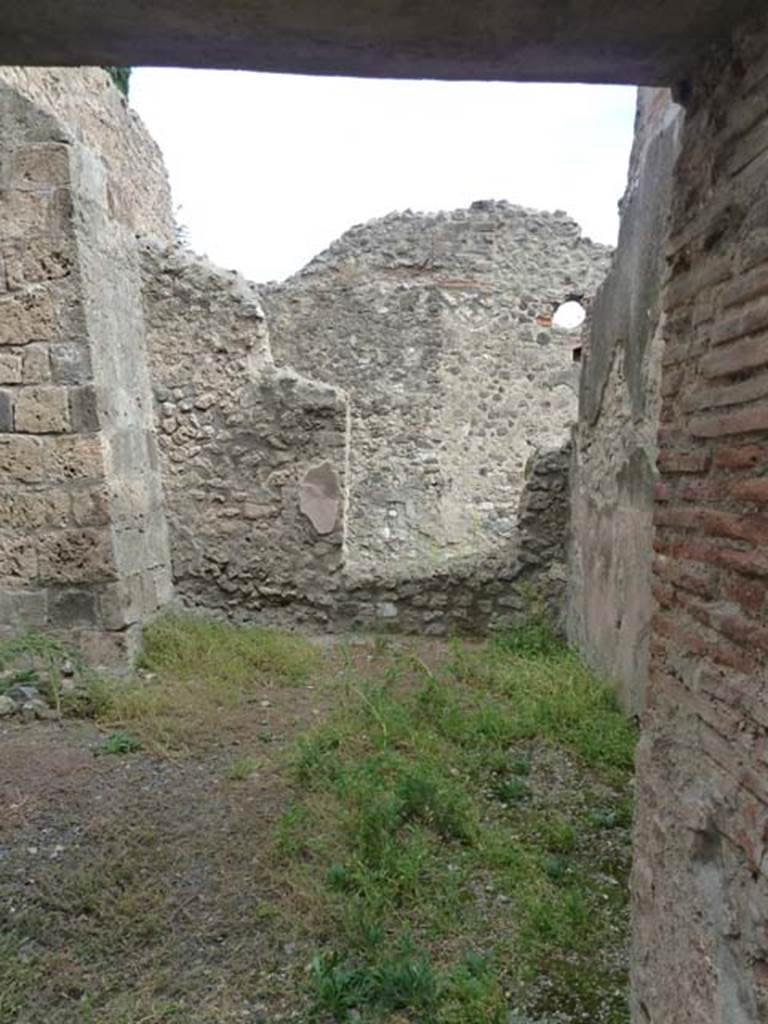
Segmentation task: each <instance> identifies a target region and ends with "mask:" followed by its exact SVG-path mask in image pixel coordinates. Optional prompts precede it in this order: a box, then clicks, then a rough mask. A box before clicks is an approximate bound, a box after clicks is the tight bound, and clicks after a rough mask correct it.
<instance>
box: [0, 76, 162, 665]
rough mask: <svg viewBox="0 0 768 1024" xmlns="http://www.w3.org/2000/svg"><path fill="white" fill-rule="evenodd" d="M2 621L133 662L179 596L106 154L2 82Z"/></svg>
mask: <svg viewBox="0 0 768 1024" xmlns="http://www.w3.org/2000/svg"><path fill="white" fill-rule="evenodd" d="M0 138H1V139H2V151H0V630H1V631H2V632H3V633H5V634H8V633H12V632H19V631H27V630H35V631H42V630H45V631H49V632H51V633H53V634H55V635H57V636H60V637H61V638H63V639H65V640H68V641H70V642H73V643H74V644H76V645H77V646H78V647H80V649H81V650H82V651H83V653H84V654H85V656H86V657H87V658H88V659H89V661H90V662H91V663H92V664H94V665H98V666H109V667H113V668H120V667H125V666H126V665H127V664H128V662H129V660H130V658H131V656H132V654H133V652H134V649H135V645H136V641H137V636H138V630H139V625H140V623H141V621H142V620H143V619H145V618H146V617H147V616H148V615H150V614H151V613H152V612H153V611H155V610H156V609H157V608H158V607H160V606H161V605H162V604H163V603H164V602H165V601H167V600H168V598H169V596H170V572H169V560H168V552H167V541H166V538H165V527H164V523H163V520H162V515H161V499H160V487H159V477H158V473H157V467H156V459H155V456H154V442H153V440H152V437H151V434H150V433H149V422H150V416H151V403H150V400H149V386H148V380H147V372H146V363H145V358H144V352H143V321H142V313H141V298H140V291H139V285H138V272H137V269H136V264H135V242H134V240H133V238H132V237H130V235H129V234H128V232H127V231H125V229H123V228H121V227H120V226H119V225H118V224H116V223H114V222H113V221H112V220H111V218H110V214H109V209H108V203H107V190H106V185H105V172H104V168H103V165H102V164H101V163H100V161H99V160H98V159H97V158H96V157H95V156H94V155H93V154H92V153H91V152H90V151H89V150H87V149H85V148H84V147H83V146H81V145H80V144H78V143H75V142H74V141H73V140H72V139H71V137H70V136H69V135H68V133H67V131H66V130H65V129H63V128H62V127H61V126H60V125H59V124H58V123H57V122H56V120H55V119H54V118H52V117H50V116H49V115H47V114H44V113H42V112H41V111H39V110H38V109H37V108H36V107H35V106H34V105H33V104H31V103H29V102H28V101H27V100H25V99H23V98H22V97H20V96H19V95H18V94H17V93H16V92H14V90H12V89H10V88H8V87H6V86H0Z"/></svg>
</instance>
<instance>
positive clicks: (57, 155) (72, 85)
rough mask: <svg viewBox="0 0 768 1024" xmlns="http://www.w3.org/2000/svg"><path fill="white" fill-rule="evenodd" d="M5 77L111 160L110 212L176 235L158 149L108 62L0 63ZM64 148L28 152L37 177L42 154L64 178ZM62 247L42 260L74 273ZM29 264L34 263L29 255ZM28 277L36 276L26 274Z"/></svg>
mask: <svg viewBox="0 0 768 1024" xmlns="http://www.w3.org/2000/svg"><path fill="white" fill-rule="evenodd" d="M76 63H77V64H82V63H83V62H82V61H77V62H76ZM85 63H87V62H85ZM105 63H106V62H105ZM0 83H4V84H5V85H7V86H9V87H10V88H11V89H13V90H14V91H15V92H16V93H18V95H20V96H22V97H24V98H25V99H26V100H28V101H30V102H31V103H32V104H34V105H35V107H36V108H37V109H38V110H40V111H42V112H45V113H47V114H51V115H53V117H54V118H55V119H56V121H57V122H58V123H59V124H60V125H64V126H66V129H67V130H68V131H69V132H70V133H71V136H73V137H74V138H75V139H77V141H78V142H80V143H82V144H83V145H84V146H86V147H87V148H88V149H90V150H92V151H93V152H95V153H97V154H99V156H100V157H101V159H103V160H104V161H105V163H106V164H107V165H108V166H109V170H110V174H109V183H108V193H109V194H108V200H109V204H110V211H111V214H112V216H114V217H115V219H116V220H118V221H119V222H120V223H122V224H124V225H125V226H126V227H127V228H129V229H130V230H131V231H133V232H138V233H141V234H143V235H147V236H149V237H151V238H155V239H158V240H159V241H163V242H171V241H172V240H173V237H174V228H173V213H172V209H173V208H172V203H171V198H170V189H169V186H168V177H167V174H166V171H165V167H164V165H163V160H162V156H161V154H160V149H159V147H158V146H157V143H156V142H155V141H154V139H152V137H151V136H150V135H149V133H148V132H147V130H146V128H145V127H144V125H143V124H142V122H141V120H140V118H139V117H138V115H137V114H136V113H135V112H134V111H133V110H131V108H130V107H129V106H128V105H127V104H126V103H125V100H124V99H123V97H122V96H121V94H120V93H119V92H118V90H117V89H116V88H115V87H114V84H113V83H112V81H111V79H110V77H109V75H108V74H107V73H106V72H105V71H104V70H103V69H102V68H100V67H76V68H61V67H35V68H32V67H0ZM65 149H66V151H67V154H68V152H69V147H60V146H58V147H53V148H51V147H45V149H44V155H43V157H39V156H38V155H37V154H36V153H34V154H31V155H27V156H26V157H24V159H25V160H26V161H27V162H30V161H31V160H32V159H33V158H34V159H35V161H36V165H37V171H36V173H37V175H38V178H39V175H40V172H41V169H40V160H41V159H42V160H43V162H44V163H45V164H46V166H47V173H49V174H50V173H51V172H52V171H53V172H54V175H53V178H52V182H55V181H56V175H58V178H59V179H60V180H61V179H62V176H63V173H64V157H65ZM51 159H53V160H54V164H55V166H54V167H52V166H51V163H50V161H51ZM17 166H20V165H17ZM137 168H140V169H141V171H140V173H137ZM52 182H51V183H52ZM63 253H64V250H61V254H63ZM61 254H57V253H55V252H51V251H50V250H47V251H45V252H44V253H42V254H41V256H40V258H39V259H38V260H37V261H36V263H37V265H38V266H40V265H44V266H46V267H48V272H50V271H51V270H52V269H53V268H54V267H55V266H57V265H58V266H59V268H60V270H59V272H62V270H63V271H65V272H68V268H69V261H68V258H67V257H66V256H65V260H66V262H64V263H62V262H61ZM57 256H58V264H57V262H56V261H57ZM26 265H27V267H28V268H29V267H31V266H33V265H34V263H33V261H32V260H30V259H29V257H27V262H26ZM25 279H26V280H27V281H29V280H30V279H31V278H30V277H29V276H27V275H25Z"/></svg>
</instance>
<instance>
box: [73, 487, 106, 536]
mask: <svg viewBox="0 0 768 1024" xmlns="http://www.w3.org/2000/svg"><path fill="white" fill-rule="evenodd" d="M72 519H73V521H74V523H75V524H76V525H77V526H107V525H109V522H110V496H109V491H108V490H107V488H106V486H101V487H89V488H87V489H86V490H83V491H76V492H74V493H73V494H72Z"/></svg>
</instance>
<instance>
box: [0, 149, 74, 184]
mask: <svg viewBox="0 0 768 1024" xmlns="http://www.w3.org/2000/svg"><path fill="white" fill-rule="evenodd" d="M69 180H70V171H69V148H68V147H67V146H63V145H60V144H59V145H56V144H53V145H44V144H42V145H37V146H25V147H24V148H23V149H18V150H16V152H15V153H14V154H13V156H12V158H11V161H10V181H9V184H10V185H11V186H12V187H13V188H18V189H22V190H26V189H30V190H39V189H40V187H41V186H48V187H50V186H65V185H67V184H69Z"/></svg>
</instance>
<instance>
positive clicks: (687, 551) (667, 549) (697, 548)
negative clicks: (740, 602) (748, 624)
mask: <svg viewBox="0 0 768 1024" xmlns="http://www.w3.org/2000/svg"><path fill="white" fill-rule="evenodd" d="M653 547H654V551H656V552H657V553H658V554H662V555H667V557H669V558H681V559H684V560H686V561H689V562H702V563H703V564H705V565H715V566H720V567H722V568H724V569H733V570H734V571H735V572H740V573H742V575H744V576H757V577H763V576H768V557H766V556H765V555H762V554H760V553H758V552H757V551H739V550H737V549H736V548H727V547H725V548H724V547H722V546H721V545H720V544H718V543H716V542H714V541H707V540H703V539H698V540H688V539H687V538H686V539H681V538H680V537H678V536H677V535H675V534H672V535H671V536H669V535H665V534H664V533H659V532H657V534H656V536H655V537H654V540H653Z"/></svg>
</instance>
